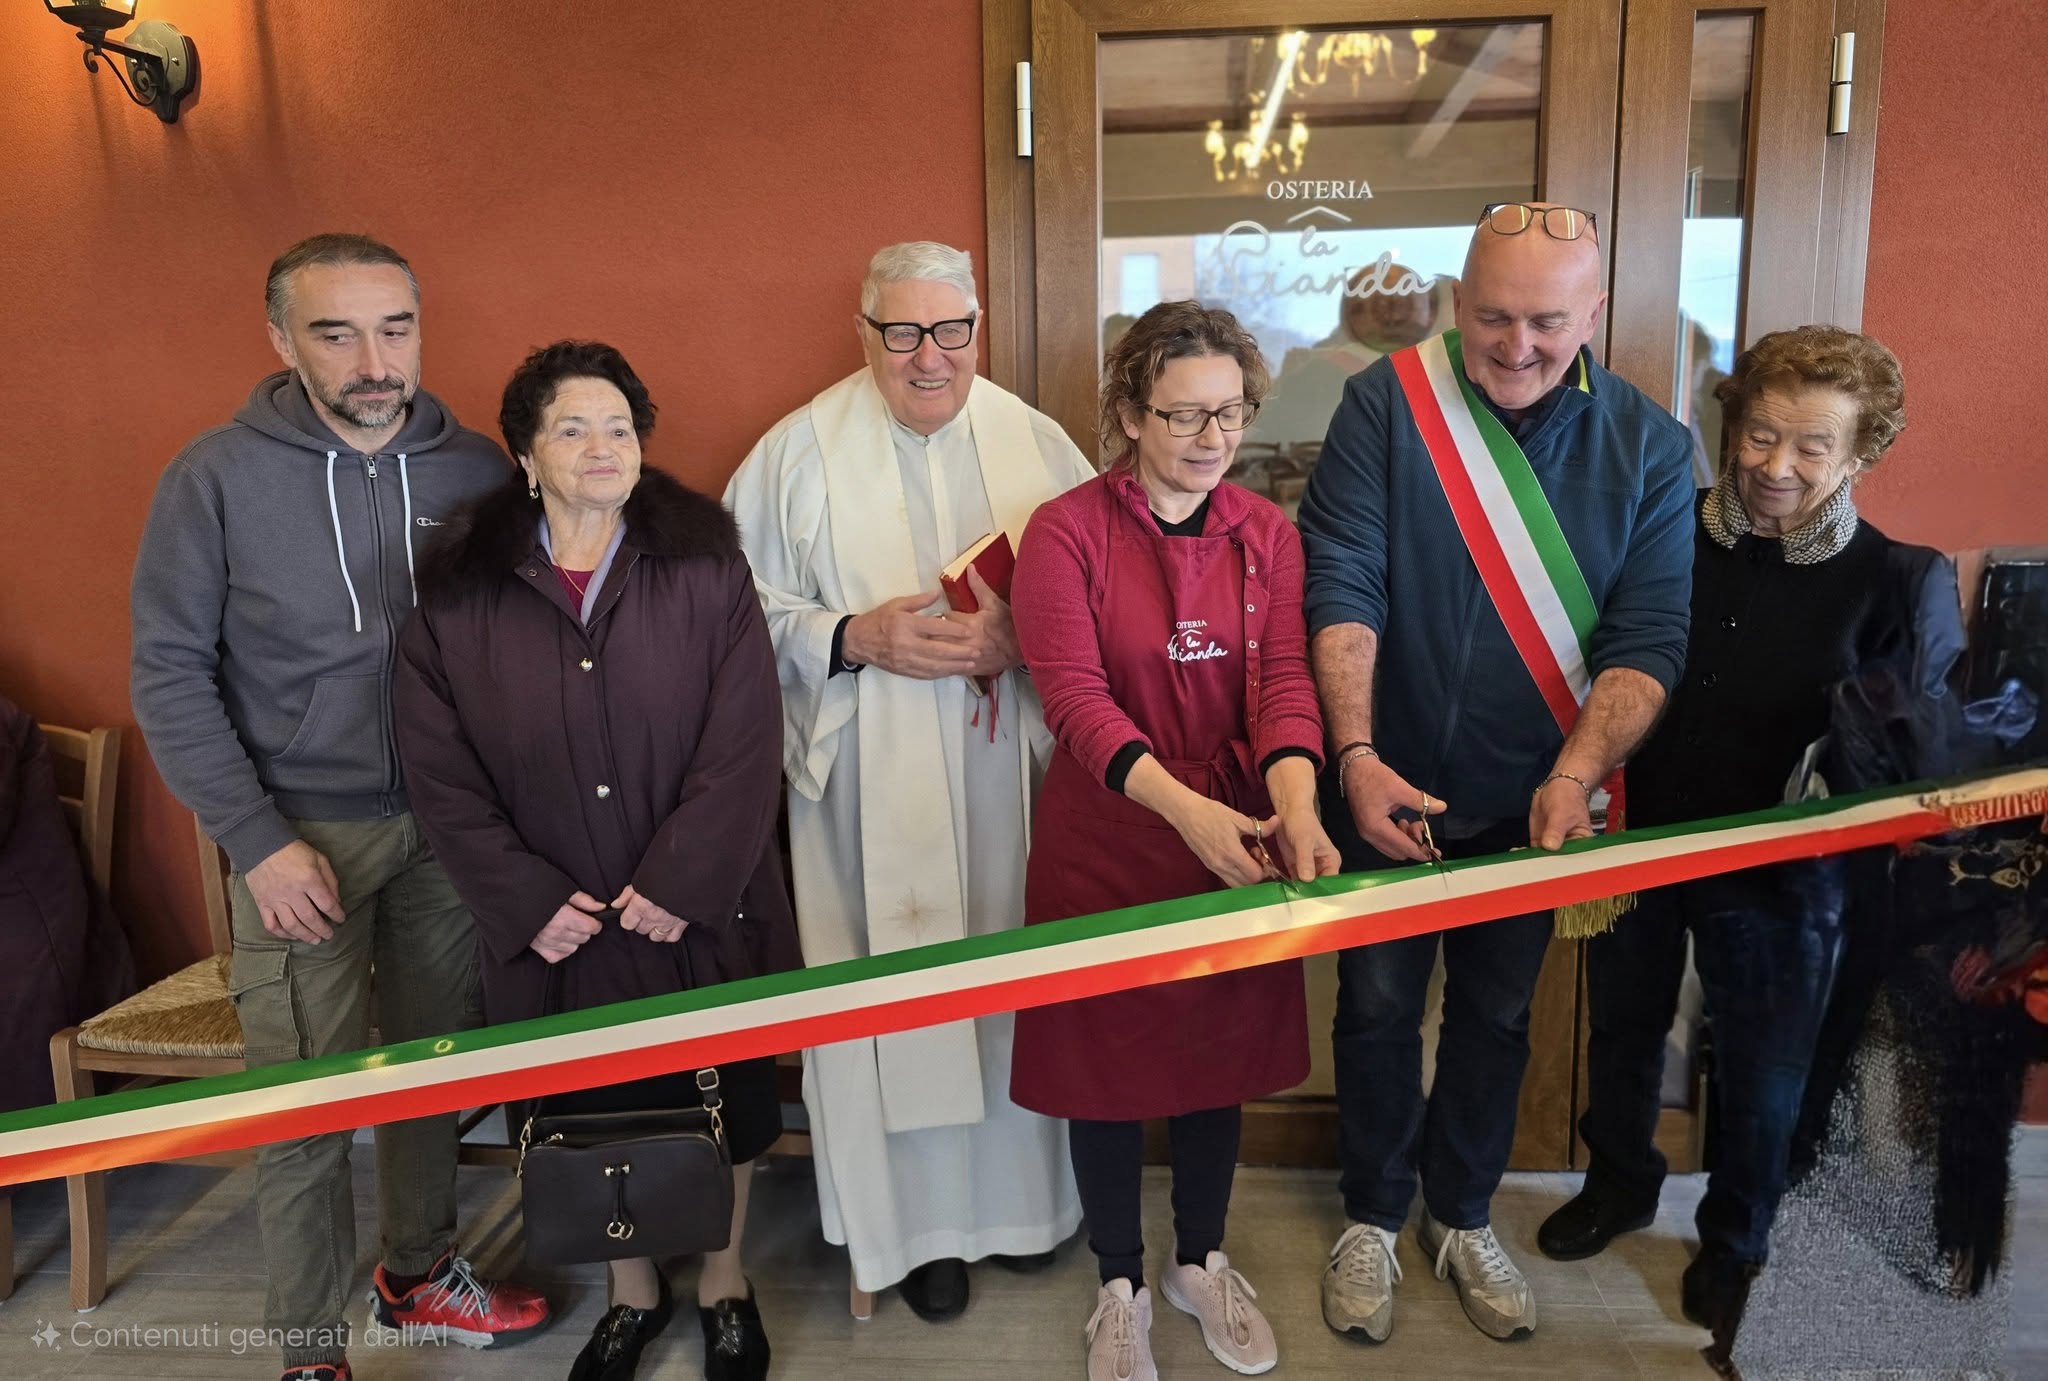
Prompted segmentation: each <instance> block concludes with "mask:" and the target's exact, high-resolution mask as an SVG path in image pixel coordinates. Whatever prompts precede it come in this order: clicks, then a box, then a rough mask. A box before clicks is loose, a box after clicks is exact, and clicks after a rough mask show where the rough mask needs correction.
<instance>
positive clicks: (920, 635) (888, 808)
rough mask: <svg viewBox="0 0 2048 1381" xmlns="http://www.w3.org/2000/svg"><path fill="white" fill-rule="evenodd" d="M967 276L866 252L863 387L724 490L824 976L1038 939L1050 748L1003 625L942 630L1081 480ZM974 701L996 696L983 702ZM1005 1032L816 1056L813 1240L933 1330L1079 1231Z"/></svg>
mask: <svg viewBox="0 0 2048 1381" xmlns="http://www.w3.org/2000/svg"><path fill="white" fill-rule="evenodd" d="M979 325H980V310H979V304H978V302H977V300H976V296H975V291H974V277H973V268H972V263H971V261H970V259H969V258H968V256H967V255H966V254H965V253H963V252H962V251H960V250H956V249H951V248H948V247H947V246H944V245H939V244H932V243H928V242H919V243H912V244H903V245H892V246H890V247H889V248H887V249H884V250H882V251H881V252H880V253H878V254H877V255H875V257H874V260H873V262H872V263H871V264H870V265H869V267H868V272H867V275H866V277H865V278H864V279H863V280H862V282H861V311H860V314H859V316H857V317H856V318H855V321H854V326H855V329H856V330H857V331H858V332H859V334H860V336H861V342H862V349H863V351H864V352H865V353H866V355H867V361H868V362H867V365H866V367H864V368H863V369H861V370H860V371H859V372H857V373H855V374H853V375H851V376H850V377H848V378H846V379H842V380H841V381H840V382H838V383H836V384H834V385H833V386H832V387H830V388H828V389H826V390H825V391H824V392H823V393H820V394H819V395H818V396H817V397H815V398H813V399H812V400H811V401H810V402H809V403H807V404H806V405H804V406H803V407H801V408H799V409H797V410H796V411H795V412H793V413H791V414H790V415H789V416H788V417H785V418H784V419H782V421H780V422H778V423H777V424H776V425H775V427H774V428H773V429H772V430H770V431H769V433H768V434H767V435H766V436H765V437H763V438H762V439H761V441H760V443H759V444H758V445H756V446H755V447H754V449H753V451H752V453H751V454H750V455H749V456H748V457H747V460H746V463H745V464H744V465H742V466H741V467H740V469H739V472H738V473H737V474H736V475H734V476H733V480H732V483H731V486H730V487H729V488H728V489H727V491H726V502H727V503H728V504H729V505H730V506H731V507H732V509H733V511H734V513H735V514H736V515H737V516H738V518H739V524H740V533H741V537H742V541H743V543H744V545H745V548H746V553H747V559H748V560H749V561H750V562H751V563H752V565H753V569H754V576H755V581H756V584H757V585H758V587H759V590H760V595H761V602H762V604H763V606H764V607H765V609H766V610H767V615H768V627H769V630H770V632H771V633H772V634H773V636H774V640H775V654H776V661H777V663H778V666H779V668H780V673H781V682H782V700H783V715H784V725H785V734H784V747H783V766H784V770H785V772H786V774H787V776H788V779H789V785H790V791H789V826H790V844H791V853H792V856H793V857H792V862H793V865H794V867H793V871H794V881H795V888H796V906H797V924H798V929H799V931H800V933H801V936H802V940H803V950H804V958H805V961H806V962H807V963H810V964H828V963H832V962H835V961H837V960H841V959H850V958H854V957H856V956H860V955H869V954H886V953H889V952H891V951H894V950H900V949H907V948H911V947H913V946H917V945H927V944H935V943H938V942H940V941H944V940H952V939H958V938H960V937H962V936H965V935H981V934H987V933H989V932H992V931H998V930H1008V929H1011V928H1014V927H1016V926H1019V925H1021V924H1022V923H1023V918H1024V856H1025V852H1026V850H1027V847H1028V843H1029V839H1028V835H1029V829H1030V820H1031V800H1032V793H1033V791H1034V789H1035V787H1036V785H1037V779H1038V776H1039V773H1040V771H1041V770H1042V768H1043V766H1044V764H1045V761H1046V759H1047V757H1048V755H1049V753H1050V750H1051V740H1050V738H1049V737H1048V735H1047V734H1046V731H1045V726H1044V722H1043V719H1042V718H1041V716H1040V713H1039V708H1038V701H1037V697H1036V696H1035V694H1034V693H1033V691H1032V689H1031V680H1030V678H1029V676H1028V675H1026V674H1025V672H1024V670H1023V668H1022V666H1021V665H1020V663H1021V660H1022V659H1021V655H1020V654H1019V652H1018V650H1017V643H1016V636H1015V633H1014V631H1013V630H1012V628H1011V625H1010V617H1009V610H1008V607H1007V606H1006V605H1004V604H1003V603H1002V602H1001V601H1000V600H999V599H997V598H996V597H995V596H994V594H993V592H992V591H990V590H989V589H988V588H987V586H986V584H985V583H982V582H980V581H979V578H978V576H976V577H974V587H975V589H976V591H977V596H978V599H979V601H980V603H981V605H982V609H981V611H980V612H978V613H975V614H961V613H957V612H948V606H947V603H946V601H945V599H944V597H943V595H942V594H941V593H940V590H939V574H940V571H941V570H942V569H943V568H944V567H945V566H946V565H947V564H948V563H949V562H951V561H953V560H954V558H955V557H957V556H959V555H960V554H961V553H962V552H964V551H966V550H967V549H968V548H969V547H970V546H972V545H973V544H974V543H975V542H976V541H977V540H978V539H980V538H981V537H983V536H984V535H986V534H989V533H993V532H998V531H1000V532H1004V533H1007V534H1008V535H1009V538H1010V541H1011V543H1012V545H1013V546H1014V545H1015V543H1016V542H1017V541H1018V540H1019V539H1020V538H1021V537H1022V536H1023V532H1024V525H1025V523H1026V522H1027V521H1028V520H1029V519H1030V517H1031V514H1032V511H1033V510H1034V509H1036V508H1037V507H1038V505H1039V504H1041V503H1043V502H1045V501H1046V500H1047V499H1050V498H1053V497H1054V496H1056V495H1058V494H1060V493H1063V492H1065V491H1066V490H1068V489H1070V488H1072V487H1073V486H1075V485H1077V484H1079V483H1081V482H1082V481H1083V480H1085V479H1088V478H1089V477H1090V476H1091V475H1092V474H1093V471H1092V469H1091V468H1090V467H1089V465H1088V463H1087V461H1086V460H1085V459H1084V458H1083V457H1082V455H1081V453H1080V451H1079V450H1078V449H1076V448H1075V446H1074V444H1073V442H1072V441H1070V440H1068V438H1067V436H1066V434H1065V433H1064V432H1062V431H1061V430H1060V428H1059V426H1058V425H1057V424H1056V423H1054V422H1053V421H1052V420H1051V419H1050V418H1048V417H1046V416H1044V415H1043V414H1042V413H1039V412H1037V411H1035V410H1033V409H1032V408H1030V407H1028V406H1026V405H1025V404H1024V402H1023V401H1022V400H1021V399H1019V398H1017V397H1016V396H1015V395H1013V394H1010V393H1007V392H1005V391H1004V390H1003V389H1001V388H998V387H997V386H995V385H994V384H992V383H990V382H989V381H988V380H986V379H982V378H978V377H977V376H976V368H975V356H976V350H977V346H978V339H977V338H978V336H979V334H980V332H979V329H978V328H979ZM970 677H985V678H990V679H992V680H993V681H994V683H995V684H994V689H993V692H992V693H991V694H989V695H987V696H985V697H984V696H979V695H977V694H976V693H975V691H974V689H973V687H972V686H971V684H970V681H969V678H970ZM1010 1032H1011V1018H1010V1017H1009V1016H1008V1015H1003V1016H996V1017H983V1018H980V1019H978V1020H974V1021H962V1022H955V1023H952V1024H949V1025H944V1026H939V1027H932V1028H927V1029H924V1030H919V1031H908V1032H903V1033H900V1034H895V1035H888V1036H883V1037H880V1038H879V1039H874V1040H859V1041H847V1042H844V1043H842V1044H838V1045H829V1046H821V1047H818V1048H816V1049H813V1050H810V1051H807V1052H805V1059H804V1103H805V1105H806V1107H807V1109H808V1110H809V1113H810V1121H811V1138H812V1148H813V1151H814V1153H815V1156H816V1163H817V1170H818V1202H819V1209H820V1212H821V1215H822V1218H823V1221H824V1229H825V1235H826V1237H827V1238H829V1239H830V1240H831V1241H833V1242H837V1243H844V1244H845V1245H846V1247H847V1250H848V1253H849V1255H850V1256H851V1257H852V1261H853V1273H854V1281H855V1284H856V1285H857V1286H858V1287H859V1288H860V1289H862V1290H865V1291H874V1290H880V1289H883V1288H885V1287H887V1286H889V1285H892V1284H899V1283H900V1286H901V1293H902V1294H903V1296H904V1299H905V1301H906V1302H907V1303H909V1304H910V1305H911V1307H912V1308H913V1309H914V1310H916V1311H917V1312H918V1313H919V1314H920V1315H922V1316H923V1317H925V1318H928V1319H942V1318H950V1317H953V1316H954V1315H957V1314H958V1313H960V1312H961V1310H963V1309H964V1308H965V1307H966V1303H967V1294H968V1284H967V1269H966V1263H967V1262H970V1261H978V1260H981V1259H983V1258H993V1259H995V1260H996V1261H998V1262H999V1263H1001V1264H1003V1265H1006V1266H1009V1267H1010V1268H1012V1269H1025V1270H1028V1269H1033V1268H1036V1267H1038V1266H1042V1265H1044V1264H1046V1263H1048V1262H1049V1261H1050V1260H1051V1252H1052V1248H1053V1247H1054V1246H1056V1245H1057V1244H1058V1243H1060V1242H1062V1241H1064V1240H1065V1239H1066V1238H1068V1237H1069V1236H1071V1235H1072V1234H1073V1233H1074V1231H1075V1229H1076V1228H1077V1226H1078V1225H1079V1222H1080V1216H1081V1210H1080V1203H1079V1200H1078V1198H1077V1196H1076V1193H1075V1190H1074V1181H1073V1172H1072V1169H1071V1167H1070V1165H1069V1162H1068V1159H1067V1149H1066V1136H1065V1127H1064V1124H1062V1123H1060V1122H1057V1121H1053V1120H1050V1119H1047V1118H1043V1117H1039V1116H1037V1115H1036V1114H1034V1113H1028V1112H1025V1111H1024V1110H1023V1109H1021V1108H1019V1107H1017V1106H1016V1105H1015V1104H1013V1103H1011V1102H1010V1098H1009V1086H1010Z"/></svg>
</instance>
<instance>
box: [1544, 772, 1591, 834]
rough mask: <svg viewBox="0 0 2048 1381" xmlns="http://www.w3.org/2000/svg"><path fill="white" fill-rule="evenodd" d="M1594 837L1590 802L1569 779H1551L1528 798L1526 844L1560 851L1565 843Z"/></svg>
mask: <svg viewBox="0 0 2048 1381" xmlns="http://www.w3.org/2000/svg"><path fill="white" fill-rule="evenodd" d="M1592 837H1593V798H1592V796H1591V795H1590V794H1589V793H1588V792H1587V790H1586V788H1584V787H1583V786H1580V785H1579V784H1578V783H1577V782H1576V781H1574V780H1573V779H1572V778H1570V777H1552V778H1551V779H1550V780H1549V781H1547V782H1545V783H1544V784H1543V785H1541V786H1539V787H1537V788H1536V794H1535V795H1534V796H1531V797H1530V798H1529V842H1530V843H1531V844H1534V845H1535V846H1536V847H1537V848H1539V849H1561V848H1563V847H1564V842H1565V840H1567V839H1591V838H1592Z"/></svg>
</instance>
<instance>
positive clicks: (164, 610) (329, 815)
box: [129, 372, 511, 872]
mask: <svg viewBox="0 0 2048 1381" xmlns="http://www.w3.org/2000/svg"><path fill="white" fill-rule="evenodd" d="M510 476H511V471H510V462H508V461H507V460H506V458H505V453H504V452H503V451H502V450H500V449H499V448H498V446H497V444H496V443H495V442H493V441H491V440H490V439H489V438H488V437H485V436H482V435H480V434H478V433H476V432H473V431H470V430H468V429H467V428H465V427H463V426H461V425H459V424H458V423H457V422H456V420H455V416H454V414H453V413H451V412H449V410H448V409H447V408H446V407H445V406H444V405H443V404H442V403H441V400H440V399H438V398H436V397H434V396H433V395H432V394H430V393H426V392H420V393H416V394H415V395H414V396H413V400H412V411H411V415H410V416H409V417H408V418H407V420H406V423H405V426H404V427H403V428H402V429H401V430H400V431H399V434H398V435H397V436H396V437H394V438H393V439H392V440H391V441H390V442H389V443H388V444H387V445H386V447H385V449H384V450H382V451H379V452H377V453H376V454H375V455H364V454H363V453H361V452H359V451H356V450H353V449H351V448H349V447H348V446H347V445H345V444H344V443H343V442H342V441H340V440H339V439H337V438H336V437H335V435H334V433H333V432H332V431H331V430H329V428H328V427H327V425H326V424H325V423H324V422H322V421H321V420H320V418H319V414H317V413H315V412H314V411H313V405H312V403H311V401H310V400H309V399H308V398H307V397H306V390H305V388H304V386H303V385H302V384H301V383H300V382H299V380H298V377H297V375H295V374H293V373H290V372H285V373H279V374H273V375H271V376H270V377H269V378H267V379H265V380H263V382H262V383H260V384H258V385H256V389H255V391H254V392H253V393H251V394H250V395H249V401H248V402H247V403H246V404H244V405H243V407H242V409H241V411H240V412H238V413H236V414H235V420H234V421H233V422H231V423H229V424H228V425H227V426H225V427H216V428H214V429H213V430H212V431H209V432H206V433H204V434H202V435H201V436H199V437H198V438H197V439H196V440H194V441H193V442H192V444H191V445H189V446H187V447H186V448H185V449H184V451H183V452H182V453H181V454H180V455H179V456H178V457H177V459H175V460H173V461H172V462H171V463H170V466H169V467H168V468H167V469H166V470H165V471H164V474H163V478H162V480H160V481H159V482H158V484H157V489H156V498H155V500H154V501H153V502H152V503H151V505H150V510H149V524H148V526H147V527H146V528H145V529H144V530H143V534H142V550H141V552H140V553H139V554H138V555H137V557H136V562H135V579H134V583H133V586H132V589H131V592H130V603H131V606H132V611H133V620H134V632H133V639H134V641H133V644H132V648H133V656H132V661H131V666H130V675H129V696H130V699H131V700H132V701H133V702H134V706H135V718H136V722H137V723H139V724H140V725H141V726H142V733H143V736H144V738H146V739H147V740H148V742H149V752H150V756H151V757H152V758H154V759H155V760H156V765H157V770H158V771H160V772H162V773H163V777H164V781H165V782H167V783H168V784H169V785H170V788H171V791H172V792H173V793H174V794H175V795H176V796H177V797H178V799H179V800H181V801H183V802H184V803H185V804H186V805H187V806H189V807H190V808H191V809H192V811H193V813H194V814H196V815H197V816H198V817H199V821H200V823H201V824H202V825H203V826H204V827H205V829H206V832H207V833H208V834H209V835H211V836H213V838H214V839H215V840H217V841H219V843H220V845H221V847H222V848H224V849H226V850H227V853H228V858H229V859H230V860H231V861H232V862H233V864H234V866H235V867H236V868H237V869H239V870H242V871H245V872H246V871H247V870H248V869H250V868H253V867H254V866H256V865H257V864H258V863H261V862H262V861H263V860H264V859H266V858H268V857H269V856H270V855H271V854H273V853H275V852H276V851H277V850H278V849H281V848H283V847H284V846H285V845H287V844H289V843H291V842H292V841H293V840H295V839H297V838H298V835H297V833H296V832H295V831H294V830H293V829H292V826H291V824H290V823H289V821H290V819H292V818H297V819H306V820H366V819H375V818H377V817H379V816H388V815H395V814H398V813H400V812H402V811H404V810H405V809H406V808H407V807H406V798H405V788H404V783H403V781H402V780H401V778H400V776H399V766H398V750H397V747H396V740H395V738H394V737H393V734H392V728H391V664H392V656H393V651H394V649H395V647H396V646H397V641H398V630H399V629H400V628H401V627H403V626H404V623H405V621H406V619H407V618H408V617H410V616H411V614H412V610H413V605H414V594H413V587H412V573H413V568H414V564H415V562H416V560H417V555H416V553H417V552H418V551H419V549H421V548H423V547H425V546H426V544H427V542H428V541H429V540H430V539H431V538H432V537H433V535H434V533H435V530H436V529H437V528H439V527H440V526H441V524H442V523H444V522H445V521H447V519H448V518H449V517H450V516H451V515H452V514H453V513H454V511H455V510H456V509H457V508H459V507H461V506H462V505H463V504H464V503H466V502H467V501H469V500H470V499H474V498H476V497H478V496H479V495H481V494H483V493H485V492H487V491H489V490H492V489H495V488H497V487H499V486H500V485H503V484H506V483H508V482H509V481H510Z"/></svg>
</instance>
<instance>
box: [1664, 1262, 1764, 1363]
mask: <svg viewBox="0 0 2048 1381" xmlns="http://www.w3.org/2000/svg"><path fill="white" fill-rule="evenodd" d="M1762 1269H1763V1268H1762V1267H1760V1266H1758V1265H1756V1264H1755V1263H1754V1262H1750V1261H1738V1260H1736V1259H1735V1258H1734V1257H1732V1256H1730V1255H1729V1254H1728V1253H1726V1252H1724V1251H1719V1250H1716V1249H1715V1248H1712V1247H1703V1248H1701V1249H1700V1254H1699V1255H1698V1256H1696V1257H1694V1258H1693V1259H1692V1264H1691V1265H1690V1266H1687V1267H1686V1268H1685V1274H1684V1275H1683V1276H1681V1277H1680V1278H1679V1282H1678V1304H1679V1309H1680V1310H1681V1311H1682V1312H1683V1313H1684V1314H1685V1317H1686V1319H1687V1320H1688V1321H1690V1322H1692V1323H1696V1324H1698V1325H1699V1326H1700V1327H1701V1328H1704V1329H1708V1330H1710V1331H1711V1332H1712V1333H1713V1335H1714V1341H1715V1342H1717V1343H1723V1344H1726V1343H1730V1342H1732V1341H1733V1340H1734V1337H1735V1330H1736V1328H1737V1327H1738V1326H1740V1324H1741V1323H1742V1311H1743V1309H1744V1308H1746V1307H1747V1306H1748V1304H1749V1287H1750V1283H1751V1282H1752V1281H1754V1280H1755V1279H1756V1278H1757V1274H1758V1272H1759V1271H1761V1270H1762Z"/></svg>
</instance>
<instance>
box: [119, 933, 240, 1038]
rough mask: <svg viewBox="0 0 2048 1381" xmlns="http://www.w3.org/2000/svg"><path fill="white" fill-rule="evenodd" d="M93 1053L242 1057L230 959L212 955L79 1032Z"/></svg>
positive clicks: (166, 979) (162, 981) (148, 989)
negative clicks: (231, 998) (230, 995)
mask: <svg viewBox="0 0 2048 1381" xmlns="http://www.w3.org/2000/svg"><path fill="white" fill-rule="evenodd" d="M78 1043H79V1044H80V1045H82V1046H85V1047H87V1048H88V1049H92V1050H109V1051H119V1052H122V1053H125V1054H130V1055H168V1056H179V1057H185V1058H196V1059H216V1060H220V1059H225V1060H238V1059H240V1058H241V1057H242V1024H241V1022H240V1021H239V1020H238V1019H237V1018H236V1016H235V1006H234V1003H232V1002H231V1001H229V1000H228V956H227V955H225V954H209V955H208V956H206V958H204V959H201V960H200V961H199V962H198V963H196V964H190V965H187V966H186V967H185V968H182V969H180V970H178V971H177V972H176V973H174V974H172V975H171V976H170V977H169V978H164V979H159V980H158V981H157V982H155V983H152V984H150V985H149V986H148V987H147V988H144V989H143V990H142V991H141V992H139V993H137V994H135V995H134V996H133V997H130V998H126V999H124V1000H123V1001H121V1002H119V1003H116V1004H115V1005H114V1006H112V1007H109V1008H107V1010H106V1011H104V1012H101V1013H100V1014H99V1015H98V1016H96V1017H93V1018H91V1019H90V1020H88V1021H87V1022H85V1023H84V1024H83V1025H82V1026H80V1027H79V1028H78Z"/></svg>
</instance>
